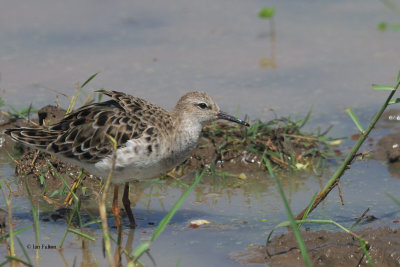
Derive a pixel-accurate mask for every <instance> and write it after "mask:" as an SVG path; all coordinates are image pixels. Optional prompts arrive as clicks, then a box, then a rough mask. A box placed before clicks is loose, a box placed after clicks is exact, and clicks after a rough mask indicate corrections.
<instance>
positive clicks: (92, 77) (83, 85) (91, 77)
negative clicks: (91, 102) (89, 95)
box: [81, 72, 99, 88]
mask: <svg viewBox="0 0 400 267" xmlns="http://www.w3.org/2000/svg"><path fill="white" fill-rule="evenodd" d="M97 74H99V73H98V72H96V73H95V74H93V75H92V76H90V77H89V79H87V80H86V81H85V82H84V83H83V84H82V86H81V88H83V87H85V85H86V84H88V83H89V82H90V81H91V80H93V79H94V77H96V76H97Z"/></svg>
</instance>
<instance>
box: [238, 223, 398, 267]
mask: <svg viewBox="0 0 400 267" xmlns="http://www.w3.org/2000/svg"><path fill="white" fill-rule="evenodd" d="M356 234H358V235H359V236H361V237H362V238H363V239H364V240H365V241H368V245H367V249H368V252H369V253H370V256H371V259H372V260H373V264H374V265H375V266H377V267H378V266H381V267H386V266H400V231H398V230H393V229H390V228H388V227H385V228H380V229H371V228H367V229H364V230H361V231H359V232H356ZM301 236H302V238H303V240H304V242H305V245H306V247H307V252H308V255H309V258H310V262H311V266H370V264H369V263H368V259H367V258H366V256H365V255H364V253H363V250H362V248H361V247H360V242H359V240H358V239H357V238H355V237H354V236H352V235H350V234H347V233H344V232H328V231H324V230H321V231H316V232H310V231H301ZM231 258H232V259H233V260H235V261H237V262H239V263H241V264H243V265H263V266H265V265H267V266H281V267H289V266H305V264H304V262H303V258H302V256H301V253H300V250H299V248H298V244H297V241H296V237H295V236H294V234H293V233H288V234H282V235H280V236H276V237H275V238H273V239H272V240H271V242H270V243H269V244H268V247H267V248H266V247H265V246H257V247H251V248H248V249H247V250H246V251H240V252H235V253H232V254H231Z"/></svg>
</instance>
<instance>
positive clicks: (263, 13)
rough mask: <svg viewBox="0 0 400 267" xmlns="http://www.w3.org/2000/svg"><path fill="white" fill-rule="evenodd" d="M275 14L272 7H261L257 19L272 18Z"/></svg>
mask: <svg viewBox="0 0 400 267" xmlns="http://www.w3.org/2000/svg"><path fill="white" fill-rule="evenodd" d="M274 14H275V8H273V7H263V8H262V9H261V10H260V12H259V13H258V17H259V18H261V19H269V18H272V17H273V16H274Z"/></svg>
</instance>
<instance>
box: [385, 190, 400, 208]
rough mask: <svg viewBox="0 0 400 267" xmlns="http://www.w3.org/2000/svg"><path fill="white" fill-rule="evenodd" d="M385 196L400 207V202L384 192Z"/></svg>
mask: <svg viewBox="0 0 400 267" xmlns="http://www.w3.org/2000/svg"><path fill="white" fill-rule="evenodd" d="M385 194H386V195H387V196H388V197H389V198H390V199H391V200H392V201H393V202H394V203H395V204H396V205H397V206H399V207H400V200H398V199H397V198H395V197H394V196H392V195H391V194H389V193H388V192H385Z"/></svg>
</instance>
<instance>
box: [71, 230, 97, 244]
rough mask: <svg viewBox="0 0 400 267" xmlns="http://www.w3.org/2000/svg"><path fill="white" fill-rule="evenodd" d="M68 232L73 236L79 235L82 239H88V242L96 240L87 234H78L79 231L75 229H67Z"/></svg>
mask: <svg viewBox="0 0 400 267" xmlns="http://www.w3.org/2000/svg"><path fill="white" fill-rule="evenodd" d="M68 232H71V233H74V234H76V235H79V236H81V237H84V238H86V239H89V240H91V241H95V240H96V238H94V237H92V236H90V235H88V234H85V233H82V232H79V231H77V230H75V229H72V228H69V229H68Z"/></svg>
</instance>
